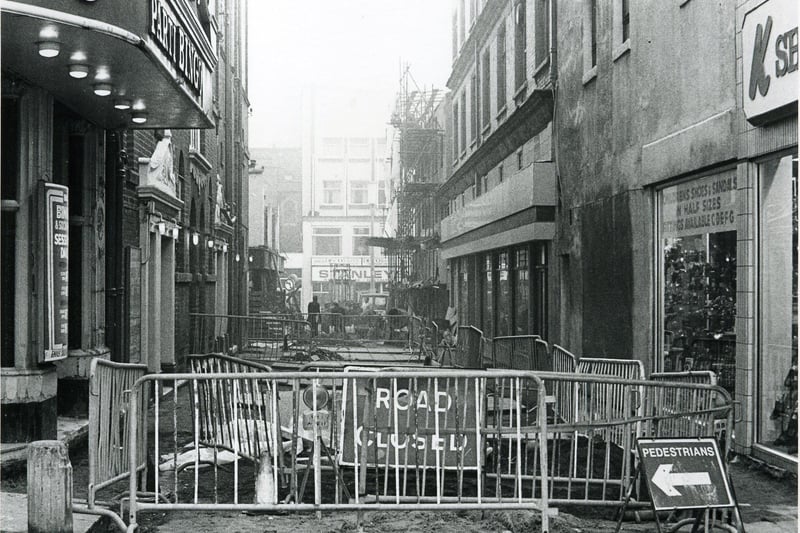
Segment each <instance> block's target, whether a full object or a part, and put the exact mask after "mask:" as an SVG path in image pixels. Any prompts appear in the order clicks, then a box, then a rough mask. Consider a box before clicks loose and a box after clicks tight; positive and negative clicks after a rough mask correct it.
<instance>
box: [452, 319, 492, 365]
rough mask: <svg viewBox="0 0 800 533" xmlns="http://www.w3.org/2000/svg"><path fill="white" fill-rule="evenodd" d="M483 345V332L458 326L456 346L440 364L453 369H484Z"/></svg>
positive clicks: (471, 327)
mask: <svg viewBox="0 0 800 533" xmlns="http://www.w3.org/2000/svg"><path fill="white" fill-rule="evenodd" d="M485 343H486V339H485V338H484V337H483V332H482V331H481V330H479V329H478V328H476V327H475V326H459V327H458V335H457V336H456V345H455V347H453V349H452V350H451V351H450V352H449V354H448V357H447V358H445V359H447V360H444V361H442V364H443V365H444V366H451V367H454V368H484V366H485V365H484V362H483V359H484V345H485Z"/></svg>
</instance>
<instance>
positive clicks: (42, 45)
mask: <svg viewBox="0 0 800 533" xmlns="http://www.w3.org/2000/svg"><path fill="white" fill-rule="evenodd" d="M36 44H37V45H39V55H40V56H42V57H47V58H51V57H56V56H57V55H58V54H59V53H60V52H61V43H60V42H58V41H39V42H38V43H36Z"/></svg>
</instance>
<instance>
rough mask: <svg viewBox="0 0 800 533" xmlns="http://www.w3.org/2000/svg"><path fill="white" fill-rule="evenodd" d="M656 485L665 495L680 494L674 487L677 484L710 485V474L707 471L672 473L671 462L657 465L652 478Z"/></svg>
mask: <svg viewBox="0 0 800 533" xmlns="http://www.w3.org/2000/svg"><path fill="white" fill-rule="evenodd" d="M652 481H653V483H654V484H655V486H656V487H658V488H659V489H661V490H663V491H664V494H666V495H667V496H680V495H681V493H680V492H678V491H677V490H676V489H675V487H677V486H679V485H683V486H686V487H688V486H691V485H711V476H709V475H708V472H681V473H677V474H673V473H672V463H669V464H664V465H659V466H658V469H656V473H655V475H654V476H653V478H652Z"/></svg>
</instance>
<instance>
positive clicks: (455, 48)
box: [453, 9, 458, 59]
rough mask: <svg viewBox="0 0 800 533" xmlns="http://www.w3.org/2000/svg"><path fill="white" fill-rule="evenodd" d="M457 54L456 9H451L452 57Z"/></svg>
mask: <svg viewBox="0 0 800 533" xmlns="http://www.w3.org/2000/svg"><path fill="white" fill-rule="evenodd" d="M457 55H458V10H457V9H455V10H453V59H455V58H456V56H457Z"/></svg>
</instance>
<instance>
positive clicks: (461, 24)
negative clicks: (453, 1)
mask: <svg viewBox="0 0 800 533" xmlns="http://www.w3.org/2000/svg"><path fill="white" fill-rule="evenodd" d="M466 21H467V3H466V1H465V0H461V2H459V6H458V47H459V48H461V46H462V45H463V44H464V41H466V40H467V28H466V25H467V23H466Z"/></svg>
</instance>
